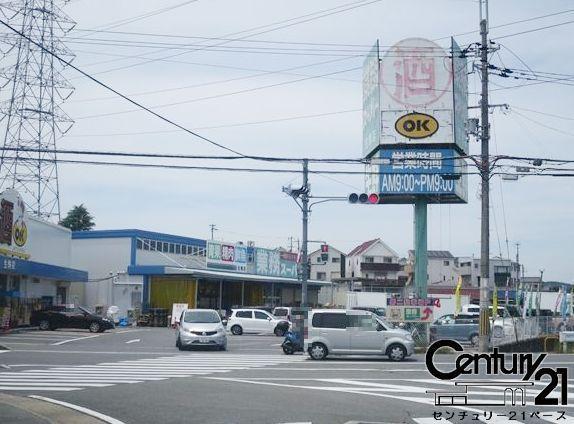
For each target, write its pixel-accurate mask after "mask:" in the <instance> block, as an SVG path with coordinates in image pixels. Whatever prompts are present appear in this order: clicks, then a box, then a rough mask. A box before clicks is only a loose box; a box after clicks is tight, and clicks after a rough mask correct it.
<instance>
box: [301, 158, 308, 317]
mask: <svg viewBox="0 0 574 424" xmlns="http://www.w3.org/2000/svg"><path fill="white" fill-rule="evenodd" d="M301 204H302V205H303V207H302V210H303V243H302V247H301V262H302V266H301V307H302V308H306V307H307V278H308V276H309V259H308V258H307V244H308V225H309V161H308V160H307V159H304V160H303V191H302V193H301Z"/></svg>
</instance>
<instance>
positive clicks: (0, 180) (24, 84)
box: [0, 0, 75, 220]
mask: <svg viewBox="0 0 574 424" xmlns="http://www.w3.org/2000/svg"><path fill="white" fill-rule="evenodd" d="M65 3H66V1H65V0H60V1H57V0H15V1H4V2H0V8H1V14H2V16H3V20H5V21H7V22H8V24H9V25H11V26H12V27H13V28H15V29H17V30H18V31H20V32H22V34H24V35H25V36H27V37H29V38H30V39H32V40H34V41H35V42H37V43H38V44H41V45H42V46H43V47H45V48H46V49H47V50H49V51H52V52H54V53H56V54H57V55H58V56H60V57H62V58H64V59H65V60H67V61H70V60H72V59H73V57H74V56H73V54H72V53H71V52H70V51H69V50H68V49H67V48H66V47H65V46H64V44H63V42H62V40H61V37H63V36H64V35H65V34H66V33H67V32H68V31H70V30H71V29H72V28H73V27H74V25H75V23H74V22H73V21H72V20H70V19H69V18H68V17H67V16H66V15H65V14H64V13H63V12H62V10H61V8H60V5H63V4H65ZM0 49H1V54H2V56H1V59H0V60H1V62H2V69H1V70H0V98H1V100H2V103H1V104H0V122H1V123H2V125H3V127H0V137H2V136H3V145H4V149H3V150H2V151H1V153H0V190H5V189H7V188H13V189H15V190H17V191H18V192H20V194H21V195H22V198H23V199H24V201H25V203H26V206H27V209H28V211H30V212H31V213H33V214H34V215H36V216H38V217H41V218H44V219H51V220H56V219H57V220H59V219H60V199H59V188H58V166H57V162H56V141H57V140H58V139H59V138H60V137H61V136H62V135H63V134H64V133H66V132H67V131H68V130H69V129H70V127H71V126H72V124H73V121H72V120H71V119H70V117H68V116H67V115H66V114H65V113H64V111H63V110H62V109H61V108H60V104H62V103H63V102H64V101H65V100H66V99H67V98H68V97H70V95H71V94H72V92H73V87H72V86H71V85H70V84H69V83H68V82H67V81H66V79H65V78H64V77H63V76H62V75H61V73H60V72H61V71H62V69H63V68H64V66H65V64H64V63H62V62H61V61H59V60H58V59H56V58H54V56H52V55H51V54H49V53H48V52H46V51H45V50H43V49H42V48H40V47H39V46H37V45H35V44H34V43H32V42H30V41H29V40H27V39H26V38H25V37H22V36H20V35H18V34H15V33H9V32H8V31H7V30H3V34H2V35H1V39H0ZM31 149H34V150H35V151H30V150H31ZM38 150H41V151H40V152H38Z"/></svg>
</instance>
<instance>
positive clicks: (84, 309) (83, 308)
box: [78, 306, 94, 315]
mask: <svg viewBox="0 0 574 424" xmlns="http://www.w3.org/2000/svg"><path fill="white" fill-rule="evenodd" d="M78 309H79V310H80V311H82V312H84V313H86V314H89V315H93V314H94V313H93V312H92V311H90V310H89V309H88V308H86V307H84V306H78Z"/></svg>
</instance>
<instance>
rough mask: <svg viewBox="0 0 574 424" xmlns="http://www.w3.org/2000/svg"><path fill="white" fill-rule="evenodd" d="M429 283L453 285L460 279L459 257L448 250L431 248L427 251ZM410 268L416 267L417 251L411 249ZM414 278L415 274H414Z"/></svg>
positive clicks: (433, 284)
mask: <svg viewBox="0 0 574 424" xmlns="http://www.w3.org/2000/svg"><path fill="white" fill-rule="evenodd" d="M427 257H428V266H427V284H428V287H432V286H452V285H455V284H456V282H457V281H458V276H459V272H458V264H459V262H458V259H457V258H455V257H454V256H453V254H452V253H450V252H449V251H448V250H429V251H428V252H427ZM408 261H409V263H410V264H411V265H412V267H411V268H410V269H414V261H415V252H414V250H409V259H408ZM413 278H414V275H413Z"/></svg>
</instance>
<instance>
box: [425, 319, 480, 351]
mask: <svg viewBox="0 0 574 424" xmlns="http://www.w3.org/2000/svg"><path fill="white" fill-rule="evenodd" d="M478 325H479V317H478V316H477V315H464V314H459V315H453V314H448V315H443V316H442V317H440V318H439V319H437V320H435V322H433V323H432V324H431V326H430V341H431V342H434V341H436V340H456V341H459V342H470V343H471V344H472V345H473V346H477V345H478V334H479V333H478Z"/></svg>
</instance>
